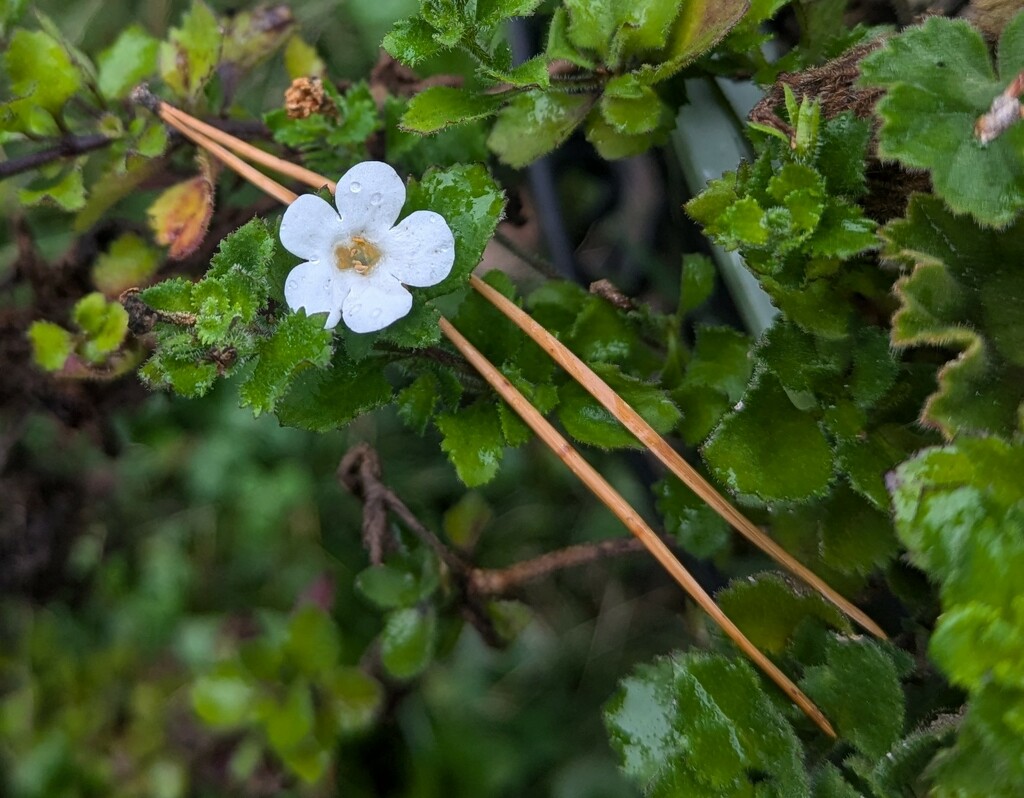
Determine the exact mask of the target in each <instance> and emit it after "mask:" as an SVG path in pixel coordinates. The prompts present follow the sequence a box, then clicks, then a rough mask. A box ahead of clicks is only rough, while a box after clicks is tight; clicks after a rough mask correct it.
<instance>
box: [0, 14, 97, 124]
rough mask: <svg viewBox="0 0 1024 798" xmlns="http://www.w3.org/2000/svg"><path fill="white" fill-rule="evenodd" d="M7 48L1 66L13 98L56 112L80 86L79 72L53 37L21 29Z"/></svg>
mask: <svg viewBox="0 0 1024 798" xmlns="http://www.w3.org/2000/svg"><path fill="white" fill-rule="evenodd" d="M6 49H7V52H6V53H5V54H4V66H5V67H6V68H7V77H8V79H9V81H10V91H11V94H13V95H14V96H15V97H16V98H26V99H27V100H28V101H31V104H32V105H33V106H35V107H38V108H41V109H43V110H45V111H48V112H50V113H53V114H56V113H58V112H59V111H60V110H61V108H63V107H64V103H66V102H67V101H68V100H69V99H71V98H72V97H73V96H74V95H75V93H76V92H78V90H79V89H80V88H81V87H82V76H81V73H80V72H79V70H78V68H77V67H76V66H75V64H73V63H72V61H71V58H70V57H69V55H68V53H67V51H66V50H65V49H64V48H63V47H62V46H61V44H60V42H58V41H57V40H56V39H54V38H53V37H52V36H50V35H48V34H46V33H43V32H42V31H29V30H25V29H23V28H20V29H18V30H16V31H14V33H13V35H12V36H11V38H10V41H9V42H8V43H7V48H6Z"/></svg>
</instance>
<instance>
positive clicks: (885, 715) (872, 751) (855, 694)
mask: <svg viewBox="0 0 1024 798" xmlns="http://www.w3.org/2000/svg"><path fill="white" fill-rule="evenodd" d="M825 658H826V661H825V664H824V665H819V666H814V667H810V668H807V670H806V671H805V672H804V678H803V679H802V680H801V682H800V686H801V687H803V688H804V690H805V691H806V692H807V694H808V695H809V696H810V698H811V699H812V700H813V701H815V702H816V703H817V704H818V706H819V707H820V708H821V710H822V712H824V713H825V715H826V716H827V717H828V718H829V719H830V720H831V721H832V722H833V723H834V724H835V726H836V731H837V732H838V733H839V734H840V736H842V737H843V738H844V739H847V740H849V741H850V742H851V743H852V744H853V745H854V747H856V748H857V750H859V751H860V752H861V753H863V754H864V755H865V756H867V757H869V758H871V759H878V758H880V757H883V756H885V754H886V752H888V750H889V749H890V748H891V747H892V746H893V745H894V744H895V742H896V741H897V740H898V739H899V737H900V734H901V733H902V731H903V716H904V708H903V690H902V689H901V688H900V682H899V676H898V673H897V670H896V666H895V664H894V663H893V660H892V659H891V658H890V657H889V655H888V654H887V653H886V652H885V650H884V649H883V648H882V646H881V645H879V644H877V643H875V642H873V641H870V640H867V639H850V638H843V637H837V636H833V637H830V638H829V640H828V643H827V644H826V648H825ZM866 696H870V699H871V700H870V701H866V700H865V697H866Z"/></svg>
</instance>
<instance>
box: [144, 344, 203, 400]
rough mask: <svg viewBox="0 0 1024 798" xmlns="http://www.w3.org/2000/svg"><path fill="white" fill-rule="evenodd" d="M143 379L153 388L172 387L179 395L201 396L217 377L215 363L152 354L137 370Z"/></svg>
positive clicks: (193, 397)
mask: <svg viewBox="0 0 1024 798" xmlns="http://www.w3.org/2000/svg"><path fill="white" fill-rule="evenodd" d="M139 376H141V377H142V379H143V381H144V382H146V383H147V384H148V385H150V386H152V387H154V388H172V389H173V390H174V392H175V393H176V394H178V395H180V396H186V397H189V398H192V399H195V398H198V397H200V396H203V395H204V394H205V393H206V392H207V391H208V390H210V387H211V386H212V385H213V383H214V382H215V381H216V379H217V376H218V375H217V364H216V363H202V362H200V363H197V362H195V361H194V360H193V359H191V358H188V359H185V358H180V357H174V356H171V355H161V354H160V353H157V354H155V355H153V356H152V357H151V358H150V359H149V360H147V361H146V363H145V364H144V365H143V366H142V368H141V369H140V370H139Z"/></svg>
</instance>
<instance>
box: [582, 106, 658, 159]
mask: <svg viewBox="0 0 1024 798" xmlns="http://www.w3.org/2000/svg"><path fill="white" fill-rule="evenodd" d="M627 113H628V109H627ZM620 118H622V117H620ZM637 121H638V123H640V124H641V126H646V125H647V124H648V123H649V122H650V119H649V118H648V119H646V120H643V121H642V122H641V121H640V120H637ZM661 121H663V122H665V123H666V126H665V127H659V128H656V129H655V130H652V131H650V132H647V133H637V134H632V133H624V132H622V130H620V129H619V128H617V127H616V126H615V125H613V124H611V122H609V121H608V120H607V119H606V118H605V116H604V114H603V113H601V110H600V109H597V110H594V111H591V113H590V115H589V116H588V117H587V121H586V131H585V133H586V137H587V141H589V142H590V143H591V144H592V145H594V149H595V150H597V154H598V155H600V156H601V157H602V158H604V159H605V160H607V161H614V160H617V159H619V158H629V157H631V156H633V155H640V154H641V153H644V152H647V150H649V149H650V148H651V147H653V146H655V145H658V144H664V143H665V142H666V141H667V140H668V129H669V128H668V125H667V123H669V122H671V115H667V116H662V120H661Z"/></svg>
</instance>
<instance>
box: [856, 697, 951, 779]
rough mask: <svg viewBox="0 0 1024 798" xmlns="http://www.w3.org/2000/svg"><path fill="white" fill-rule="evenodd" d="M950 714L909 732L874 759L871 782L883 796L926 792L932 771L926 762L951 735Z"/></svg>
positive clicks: (933, 756)
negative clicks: (878, 758) (874, 764)
mask: <svg viewBox="0 0 1024 798" xmlns="http://www.w3.org/2000/svg"><path fill="white" fill-rule="evenodd" d="M955 731H956V725H955V722H954V719H953V718H951V717H948V716H947V717H945V718H939V719H937V720H935V721H934V722H933V723H931V724H929V725H928V726H927V727H925V728H923V729H919V730H918V731H915V732H914V733H913V734H909V735H907V736H906V737H904V738H903V739H902V740H900V741H899V742H897V743H896V745H895V746H893V748H892V750H891V751H889V753H887V754H886V755H885V756H884V757H882V758H881V759H880V760H878V764H877V765H876V766H875V769H874V772H873V773H872V774H871V775H872V782H873V783H874V784H875V785H878V791H879V792H881V793H882V794H884V795H926V794H928V793H929V792H931V786H932V779H933V777H934V773H930V772H929V768H928V765H929V764H930V763H931V761H932V760H933V759H934V758H935V755H936V753H938V752H939V751H940V750H941V749H943V748H946V747H948V746H949V744H950V743H951V742H952V741H953V738H954V737H955Z"/></svg>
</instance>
